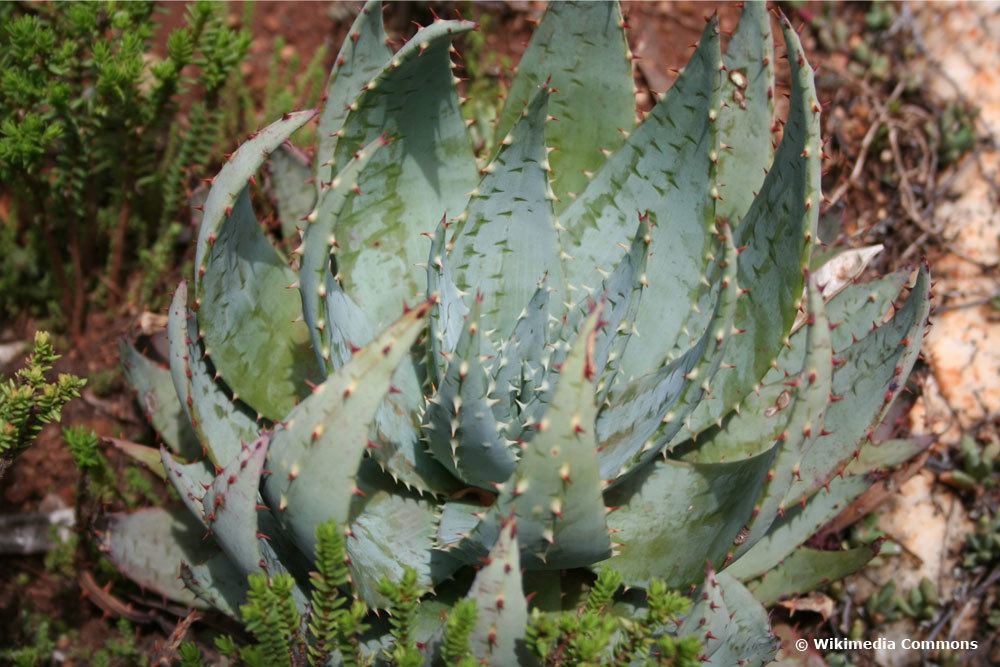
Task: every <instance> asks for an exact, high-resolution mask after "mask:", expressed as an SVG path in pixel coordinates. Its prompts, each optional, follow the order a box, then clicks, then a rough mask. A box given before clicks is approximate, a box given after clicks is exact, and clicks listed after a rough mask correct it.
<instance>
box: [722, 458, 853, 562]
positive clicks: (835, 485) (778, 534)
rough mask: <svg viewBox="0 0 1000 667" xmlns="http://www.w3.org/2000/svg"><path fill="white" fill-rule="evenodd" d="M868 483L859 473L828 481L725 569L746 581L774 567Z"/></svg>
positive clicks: (779, 520)
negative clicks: (828, 485)
mask: <svg viewBox="0 0 1000 667" xmlns="http://www.w3.org/2000/svg"><path fill="white" fill-rule="evenodd" d="M870 486H871V481H870V480H868V479H866V478H865V477H864V476H863V475H860V476H853V477H844V478H839V477H838V478H837V479H834V480H832V481H831V482H830V487H829V491H826V490H823V489H821V490H820V491H819V492H817V493H816V495H814V496H813V497H812V498H811V499H810V500H809V502H808V503H806V505H805V507H801V506H799V505H796V506H795V507H793V508H792V509H791V510H790V511H788V512H787V513H785V515H784V516H783V517H781V518H780V519H778V520H777V521H775V522H774V524H773V525H772V526H771V528H770V530H769V531H768V533H767V535H766V536H765V537H764V538H763V539H762V540H760V541H758V542H756V543H755V544H754V545H753V547H752V548H751V549H750V550H748V551H747V552H746V553H744V554H743V555H742V556H740V557H739V558H737V560H736V562H734V563H733V564H732V565H730V566H729V567H727V568H726V572H728V573H729V574H731V575H732V576H734V577H736V578H737V579H740V580H741V581H747V580H748V579H753V578H755V577H759V576H760V575H762V574H764V573H765V572H768V571H769V570H771V569H773V568H774V567H777V566H778V564H779V563H780V562H781V561H783V560H784V559H785V558H786V557H787V556H788V555H789V554H790V553H791V552H792V551H793V550H794V549H795V548H796V547H798V546H799V545H801V544H804V543H805V541H806V540H808V539H809V538H810V537H812V536H813V534H815V532H816V531H817V530H818V529H819V528H821V527H822V526H824V525H825V524H826V523H827V522H829V521H830V520H831V519H832V518H833V517H835V516H837V514H839V513H840V511H841V510H843V509H844V508H845V507H847V505H848V504H849V503H850V502H851V501H852V500H854V499H855V498H857V497H858V496H859V495H861V494H862V493H864V492H865V491H866V490H868V488H869V487H870Z"/></svg>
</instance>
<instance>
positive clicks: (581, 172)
mask: <svg viewBox="0 0 1000 667" xmlns="http://www.w3.org/2000/svg"><path fill="white" fill-rule="evenodd" d="M630 61H631V52H630V51H629V48H628V43H627V41H626V40H625V29H624V21H623V20H622V14H621V9H620V8H619V7H618V3H617V2H552V3H549V5H548V8H547V10H546V12H545V16H544V17H543V18H542V22H541V23H540V24H539V25H538V27H537V28H535V31H534V33H533V34H532V36H531V42H529V44H528V48H527V50H526V51H525V52H524V55H523V56H522V57H521V61H520V62H519V63H518V66H517V75H516V76H515V77H514V81H513V83H512V84H511V88H510V92H509V93H508V96H507V102H506V105H505V106H504V110H503V113H502V114H501V116H500V121H499V124H498V125H497V142H498V144H499V143H500V141H501V140H502V139H503V138H504V137H505V136H507V133H508V132H510V129H511V128H512V127H513V126H514V124H515V123H516V122H517V118H518V116H519V114H520V113H521V109H522V107H523V106H524V105H525V104H527V102H528V101H529V100H530V99H531V98H532V96H533V95H534V92H535V90H536V89H537V88H538V87H539V86H541V85H546V86H552V87H553V88H555V89H556V90H558V91H559V92H558V94H556V95H555V96H554V97H553V99H552V101H551V103H550V105H551V111H550V113H552V115H554V116H555V117H556V118H557V119H558V121H559V122H558V123H556V124H554V125H553V126H552V127H551V128H550V129H549V130H548V145H549V146H551V147H552V148H554V149H555V150H554V151H553V153H552V157H551V161H552V170H553V179H552V187H553V190H554V191H555V194H556V197H557V198H558V199H557V202H556V210H557V211H560V210H562V209H563V208H565V207H566V205H567V204H569V203H570V202H571V201H572V200H573V198H574V197H575V196H576V195H577V194H579V193H581V192H583V191H584V188H586V187H587V176H586V174H585V172H595V171H597V169H598V168H599V167H600V166H601V164H602V163H603V162H604V155H605V154H604V153H602V150H603V151H608V152H613V151H615V150H616V149H617V148H618V147H619V146H621V144H622V142H623V141H624V139H625V136H627V134H628V132H629V131H630V130H631V129H632V126H633V125H634V124H635V86H634V84H633V83H632V64H631V62H630ZM594 100H600V104H594ZM584 137H585V138H586V139H584V140H582V141H581V138H584Z"/></svg>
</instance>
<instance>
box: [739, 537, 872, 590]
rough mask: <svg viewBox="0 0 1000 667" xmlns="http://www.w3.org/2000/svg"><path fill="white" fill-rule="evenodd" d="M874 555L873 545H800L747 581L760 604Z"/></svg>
mask: <svg viewBox="0 0 1000 667" xmlns="http://www.w3.org/2000/svg"><path fill="white" fill-rule="evenodd" d="M877 555H878V547H874V548H873V547H872V546H863V547H857V548H855V549H848V550H847V551H817V550H816V549H809V548H808V547H799V548H798V549H796V550H795V551H794V552H793V553H792V555H791V556H789V557H788V558H786V559H785V561H784V562H783V563H782V564H781V565H779V566H777V567H776V568H774V569H773V570H771V571H770V572H769V573H767V574H766V575H764V577H763V578H762V579H758V580H757V581H752V582H750V583H749V584H748V585H747V587H748V588H749V589H750V592H752V593H753V595H754V597H755V598H757V599H758V600H760V601H761V603H762V604H766V605H769V604H773V603H775V602H777V601H778V600H780V599H782V598H785V597H790V596H792V595H802V594H804V593H808V592H809V591H811V590H815V589H817V588H819V587H820V586H825V585H826V584H828V583H830V582H831V581H837V580H838V579H843V578H844V577H846V576H848V575H850V574H854V573H855V572H857V571H858V570H860V569H861V568H863V567H864V566H865V565H867V564H868V561H870V560H871V559H872V558H874V557H875V556H877Z"/></svg>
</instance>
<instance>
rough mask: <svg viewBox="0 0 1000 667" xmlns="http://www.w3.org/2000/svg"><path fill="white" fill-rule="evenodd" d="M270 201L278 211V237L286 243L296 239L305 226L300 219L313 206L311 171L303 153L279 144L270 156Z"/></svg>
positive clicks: (314, 201) (313, 194)
mask: <svg viewBox="0 0 1000 667" xmlns="http://www.w3.org/2000/svg"><path fill="white" fill-rule="evenodd" d="M268 172H269V173H270V175H271V197H272V198H273V199H274V203H275V204H276V208H277V209H278V220H280V221H281V235H282V237H284V238H285V239H286V240H287V239H293V238H296V237H297V236H298V230H299V229H302V227H303V226H304V225H305V224H306V223H305V220H304V218H305V217H306V216H307V215H309V212H310V211H312V210H313V207H314V205H315V204H316V186H315V185H314V184H313V182H312V178H313V171H312V166H311V165H310V164H309V158H308V157H307V156H306V154H305V153H303V152H302V151H300V150H299V149H298V148H295V147H294V146H292V145H291V144H287V143H286V144H282V145H280V146H278V148H277V150H275V151H274V152H273V153H271V159H270V161H269V162H268Z"/></svg>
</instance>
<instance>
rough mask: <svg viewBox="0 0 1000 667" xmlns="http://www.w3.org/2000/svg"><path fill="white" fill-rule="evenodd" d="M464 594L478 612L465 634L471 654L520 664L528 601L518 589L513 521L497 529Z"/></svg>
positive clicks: (493, 662) (497, 662) (489, 661)
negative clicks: (479, 568)
mask: <svg viewBox="0 0 1000 667" xmlns="http://www.w3.org/2000/svg"><path fill="white" fill-rule="evenodd" d="M467 597H468V598H470V599H472V600H475V601H476V611H477V612H478V613H477V616H476V627H475V628H474V629H473V631H472V635H471V636H470V637H469V647H470V649H471V650H472V653H473V654H474V655H475V656H476V658H478V659H479V660H481V661H484V662H486V663H487V664H490V665H515V664H520V663H519V660H518V656H519V653H520V651H519V650H518V649H519V648H520V647H519V644H520V643H521V640H522V639H524V630H525V628H526V627H527V625H528V602H527V600H526V599H525V597H524V591H523V590H522V589H521V558H520V556H519V549H518V541H517V525H516V523H515V522H514V521H513V520H511V521H509V522H508V523H507V525H506V526H504V527H503V528H501V530H500V537H499V538H497V542H496V544H495V545H494V546H493V548H492V549H491V550H490V554H489V556H488V557H487V560H486V563H485V565H483V568H482V569H481V570H479V572H478V573H477V574H476V578H475V580H474V581H473V582H472V588H470V589H469V594H468V595H467Z"/></svg>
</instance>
